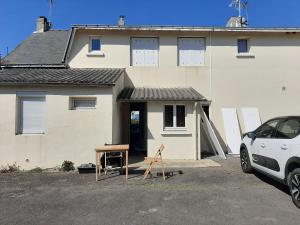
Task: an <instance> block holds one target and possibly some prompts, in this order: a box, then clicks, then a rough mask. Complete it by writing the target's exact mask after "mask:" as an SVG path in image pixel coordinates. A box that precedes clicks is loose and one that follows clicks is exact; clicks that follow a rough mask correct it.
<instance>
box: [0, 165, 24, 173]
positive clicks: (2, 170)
mask: <svg viewBox="0 0 300 225" xmlns="http://www.w3.org/2000/svg"><path fill="white" fill-rule="evenodd" d="M19 171H20V167H19V166H18V165H17V164H16V163H14V164H12V165H9V164H7V166H2V167H1V168H0V173H13V172H19Z"/></svg>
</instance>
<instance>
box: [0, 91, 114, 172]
mask: <svg viewBox="0 0 300 225" xmlns="http://www.w3.org/2000/svg"><path fill="white" fill-rule="evenodd" d="M16 91H44V92H45V93H46V130H45V134H42V135H26V134H23V135H16V118H17V113H16V102H17V97H16ZM70 96H94V97H96V98H97V106H96V109H81V110H70V109H69V97H70ZM0 105H1V107H0V115H1V117H0V156H1V157H0V165H6V164H8V163H9V164H12V163H14V162H16V163H17V164H18V165H20V166H21V169H30V168H33V167H35V166H40V167H43V168H47V167H54V166H58V165H61V163H62V162H63V161H64V160H71V161H73V162H74V163H75V165H76V166H79V165H80V164H81V163H89V162H92V163H94V161H95V154H94V149H95V147H96V146H101V145H104V143H112V133H113V132H112V119H113V117H112V115H113V113H112V88H78V87H77V88H50V87H48V88H41V87H36V88H34V87H33V88H25V87H23V88H22V87H20V88H15V87H11V88H8V87H5V88H4V87H1V88H0ZM26 159H29V163H27V162H26V161H25V160H26Z"/></svg>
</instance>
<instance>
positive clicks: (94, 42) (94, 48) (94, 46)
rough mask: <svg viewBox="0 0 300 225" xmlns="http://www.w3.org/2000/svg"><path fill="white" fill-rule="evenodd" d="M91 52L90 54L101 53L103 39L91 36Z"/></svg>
mask: <svg viewBox="0 0 300 225" xmlns="http://www.w3.org/2000/svg"><path fill="white" fill-rule="evenodd" d="M89 51H90V52H101V39H100V37H98V36H91V37H90V44H89Z"/></svg>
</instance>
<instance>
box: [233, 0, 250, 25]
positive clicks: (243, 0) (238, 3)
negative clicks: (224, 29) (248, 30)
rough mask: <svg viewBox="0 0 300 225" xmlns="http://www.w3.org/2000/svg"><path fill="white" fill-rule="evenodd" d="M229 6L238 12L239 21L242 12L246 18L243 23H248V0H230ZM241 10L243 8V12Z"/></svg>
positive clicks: (241, 17)
mask: <svg viewBox="0 0 300 225" xmlns="http://www.w3.org/2000/svg"><path fill="white" fill-rule="evenodd" d="M229 7H233V8H235V9H236V10H237V11H238V13H239V15H238V17H239V18H240V19H241V21H243V14H244V15H245V19H246V20H245V21H244V22H243V24H244V25H248V21H249V18H248V9H249V2H248V0H231V3H230V5H229ZM243 10H245V12H244V13H243Z"/></svg>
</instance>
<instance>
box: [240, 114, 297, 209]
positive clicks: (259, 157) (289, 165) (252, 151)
mask: <svg viewBox="0 0 300 225" xmlns="http://www.w3.org/2000/svg"><path fill="white" fill-rule="evenodd" d="M299 134H300V116H287V117H278V118H274V119H271V120H269V121H267V122H266V123H264V124H263V125H261V126H260V127H259V128H257V129H256V130H255V131H253V132H249V133H246V134H244V137H243V140H242V144H241V147H240V160H241V167H242V170H243V171H244V172H245V173H250V172H251V171H252V170H253V169H254V170H258V171H260V172H263V173H264V174H266V175H267V176H270V177H272V178H274V179H276V180H279V181H281V182H283V183H285V184H286V185H288V186H289V189H290V192H291V196H292V199H293V202H294V203H295V205H296V206H297V207H298V208H300V135H299Z"/></svg>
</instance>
